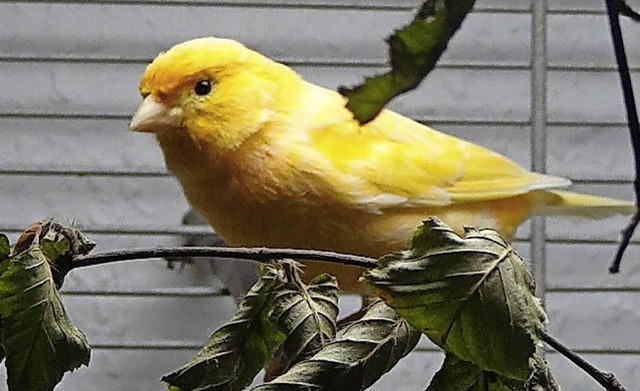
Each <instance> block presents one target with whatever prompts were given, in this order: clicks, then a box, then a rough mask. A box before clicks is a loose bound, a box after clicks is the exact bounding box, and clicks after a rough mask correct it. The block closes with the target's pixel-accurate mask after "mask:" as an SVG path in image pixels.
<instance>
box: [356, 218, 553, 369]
mask: <svg viewBox="0 0 640 391" xmlns="http://www.w3.org/2000/svg"><path fill="white" fill-rule="evenodd" d="M378 265H379V266H378V268H376V269H373V270H370V271H368V272H367V273H365V276H364V280H365V281H366V282H368V283H369V284H370V285H372V286H373V287H374V288H375V289H376V290H377V292H378V295H379V296H380V297H382V298H383V299H384V300H385V301H386V302H387V304H389V305H390V306H391V307H393V308H395V309H396V310H397V311H398V313H399V314H400V315H401V316H402V317H404V318H405V319H407V321H408V322H409V323H411V324H412V325H413V326H414V327H416V328H417V329H419V330H422V332H423V333H425V334H426V335H427V336H428V337H429V338H430V339H431V340H432V341H433V342H435V343H436V344H437V345H438V346H440V347H441V348H443V349H444V350H445V351H447V352H450V353H453V354H454V355H455V356H457V357H459V358H461V359H463V360H465V361H469V362H471V363H473V364H475V365H477V366H479V367H480V368H482V369H483V370H488V371H491V372H496V373H499V374H501V375H504V376H506V377H510V378H513V379H518V380H521V381H526V380H527V379H528V378H529V377H530V375H531V372H532V368H531V365H530V359H532V358H533V357H534V351H535V346H536V343H537V342H538V340H539V338H538V333H539V331H541V330H543V329H544V323H546V315H545V313H544V310H543V309H542V307H541V305H540V303H539V300H538V299H536V298H535V297H534V295H533V292H534V282H533V277H532V275H531V273H530V271H529V270H528V268H527V267H526V265H525V264H524V262H523V261H522V259H521V258H520V257H519V256H518V255H517V254H516V253H515V252H514V251H513V249H512V248H511V247H510V246H509V245H508V244H507V243H506V242H505V241H504V240H503V239H502V238H501V237H500V236H499V235H498V234H497V233H496V232H495V231H494V230H490V229H483V230H480V231H478V230H475V229H471V228H469V229H468V230H467V233H466V237H465V238H464V239H462V238H461V237H460V236H458V235H457V234H456V233H455V232H453V231H452V230H451V229H450V228H449V227H447V226H446V225H444V224H443V223H442V222H441V221H440V220H438V219H435V218H432V219H429V220H427V221H425V223H424V225H423V227H421V228H420V229H419V230H418V231H417V233H416V235H415V236H414V238H413V240H412V242H411V248H410V249H409V250H406V251H403V252H400V253H396V254H392V255H389V256H386V257H383V258H382V259H381V260H380V261H379V262H378Z"/></svg>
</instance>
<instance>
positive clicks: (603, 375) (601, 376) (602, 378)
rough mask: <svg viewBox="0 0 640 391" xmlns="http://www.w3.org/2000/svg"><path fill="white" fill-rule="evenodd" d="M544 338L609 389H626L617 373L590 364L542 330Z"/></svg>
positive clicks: (623, 390)
mask: <svg viewBox="0 0 640 391" xmlns="http://www.w3.org/2000/svg"><path fill="white" fill-rule="evenodd" d="M542 340H543V341H544V342H546V343H547V344H548V345H549V346H551V347H552V348H554V349H555V350H556V351H558V353H560V354H562V355H563V356H565V357H566V358H568V359H569V360H570V361H571V362H573V363H574V364H576V365H577V366H578V367H580V369H582V370H583V371H585V372H586V373H587V374H588V375H589V376H591V377H592V378H593V379H594V380H595V381H597V382H598V383H599V384H600V385H601V386H602V387H604V388H605V389H606V390H608V391H625V388H624V387H623V386H622V384H620V382H619V381H618V379H616V377H615V375H614V374H613V373H610V372H602V371H601V370H599V369H598V368H596V367H594V366H593V365H591V364H589V363H588V362H587V361H585V359H583V358H582V357H580V356H578V355H577V354H575V353H574V352H573V351H572V350H571V349H569V348H568V347H566V346H564V345H563V344H562V343H560V341H558V340H557V339H555V338H553V337H552V336H551V335H549V334H547V333H546V332H544V331H543V332H542Z"/></svg>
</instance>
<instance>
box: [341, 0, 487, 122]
mask: <svg viewBox="0 0 640 391" xmlns="http://www.w3.org/2000/svg"><path fill="white" fill-rule="evenodd" d="M474 3H475V0H427V1H425V2H424V3H423V4H422V7H421V8H420V10H419V11H418V13H417V14H416V16H415V19H414V20H413V21H412V22H411V23H410V24H409V25H407V26H405V27H403V28H401V29H399V30H396V32H395V33H394V34H393V35H391V36H390V37H389V38H387V42H388V43H389V56H390V61H391V70H390V71H389V72H387V73H385V74H383V75H378V76H374V77H370V78H367V79H366V80H365V82H364V83H362V84H360V85H358V86H355V87H351V88H348V87H340V89H339V91H340V93H341V94H342V95H344V96H345V97H347V99H348V101H347V108H348V109H349V110H351V112H352V113H353V115H354V117H355V118H356V120H357V121H358V122H360V123H361V124H365V123H367V122H369V121H371V120H373V119H374V118H375V117H376V116H377V115H378V113H380V111H381V110H382V109H383V108H384V106H385V105H386V104H387V102H389V101H390V100H391V99H393V98H394V97H396V96H398V95H400V94H402V93H405V92H407V91H410V90H412V89H414V88H416V87H417V86H418V85H419V84H420V83H421V82H422V80H423V79H424V78H425V77H426V76H427V75H428V74H429V72H431V71H432V70H433V68H434V67H435V65H436V62H437V61H438V59H440V56H442V53H444V51H445V49H446V48H447V44H448V43H449V40H450V39H451V38H452V37H453V35H454V34H455V32H456V31H457V30H458V29H459V28H460V25H461V24H462V22H463V21H464V19H465V17H466V16H467V14H468V13H469V11H471V9H472V8H473V5H474Z"/></svg>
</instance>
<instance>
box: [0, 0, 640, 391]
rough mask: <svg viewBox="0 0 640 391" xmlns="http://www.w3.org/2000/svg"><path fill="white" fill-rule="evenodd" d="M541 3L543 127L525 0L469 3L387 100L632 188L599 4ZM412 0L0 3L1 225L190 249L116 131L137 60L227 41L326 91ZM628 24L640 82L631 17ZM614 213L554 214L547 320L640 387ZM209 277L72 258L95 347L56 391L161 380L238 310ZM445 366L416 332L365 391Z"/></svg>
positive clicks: (633, 312)
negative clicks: (435, 63) (439, 45)
mask: <svg viewBox="0 0 640 391" xmlns="http://www.w3.org/2000/svg"><path fill="white" fill-rule="evenodd" d="M548 2H549V10H548V13H547V14H546V17H545V18H544V19H543V23H545V24H546V26H547V29H548V40H547V43H546V44H547V46H546V52H547V65H548V66H547V71H546V76H547V79H548V83H547V84H546V87H547V95H546V96H547V99H548V103H547V117H546V119H545V118H542V122H540V119H533V120H532V118H535V117H534V116H532V113H531V107H532V91H534V90H535V89H532V87H531V83H532V75H533V74H532V72H533V70H532V69H533V68H532V67H531V65H530V64H531V61H532V58H531V56H532V55H531V53H532V49H531V41H532V34H534V33H535V34H540V29H534V28H532V25H531V24H532V13H531V11H530V4H529V3H528V2H527V1H525V0H515V1H514V0H479V1H478V6H477V8H476V11H475V12H474V13H473V14H472V15H471V16H469V18H468V20H467V21H466V22H465V24H464V26H463V29H462V30H461V31H460V32H459V34H458V36H457V37H456V38H455V39H454V40H453V41H452V42H451V45H450V50H449V51H448V52H447V53H446V55H445V58H444V59H443V61H442V62H441V65H440V66H439V67H438V69H437V70H436V71H435V72H434V73H433V74H432V75H431V76H430V77H429V78H428V80H427V82H426V83H424V85H423V86H422V87H421V88H420V89H419V90H418V91H416V92H413V93H411V94H408V95H407V96H405V97H402V98H401V99H398V100H397V101H396V102H394V104H393V107H394V108H395V109H396V110H398V111H400V112H401V113H403V114H407V115H410V116H412V117H414V118H417V119H419V120H425V121H428V122H429V123H430V124H432V125H433V126H435V127H438V128H439V129H441V130H444V131H447V132H450V133H453V134H455V135H458V136H463V137H466V138H468V139H470V140H473V141H476V142H479V143H482V144H484V145H487V146H489V147H491V148H494V149H496V150H498V151H500V152H502V153H504V154H506V155H508V156H510V157H512V158H513V159H514V160H516V161H517V162H519V163H521V164H523V165H525V166H528V167H529V166H531V165H532V162H533V161H537V164H538V165H540V164H543V163H544V164H546V166H547V169H548V171H549V172H551V173H554V174H558V175H564V176H567V177H570V178H572V179H574V180H575V182H576V187H577V188H578V189H580V190H585V191H592V192H595V193H599V194H606V195H611V196H616V197H621V198H625V199H629V200H632V199H633V194H632V188H631V184H630V181H631V180H632V178H633V173H632V169H631V165H632V160H631V157H630V156H631V155H630V154H631V151H630V147H629V146H628V135H627V132H626V129H625V127H624V126H625V125H624V122H623V121H624V113H623V108H622V107H623V106H622V101H621V94H620V89H619V85H618V80H617V76H616V73H615V68H614V65H613V60H612V49H611V47H610V42H609V40H610V38H609V37H608V26H607V21H606V16H605V15H604V14H603V13H602V5H601V4H602V3H603V2H602V1H600V0H597V1H596V0H588V1H587V0H548ZM629 3H630V4H631V5H632V6H640V3H638V2H637V0H631V1H629ZM417 4H418V0H411V1H410V0H395V1H386V0H369V1H365V0H342V1H341V0H297V1H296V0H288V1H275V0H254V1H249V0H235V1H213V0H212V1H205V0H194V1H180V0H179V1H173V2H171V3H170V4H163V2H161V1H152V0H149V1H126V0H111V1H98V0H95V1H67V2H54V1H48V2H39V1H38V2H35V1H34V2H13V1H0V140H1V142H0V211H1V213H0V216H1V217H0V231H2V232H7V233H9V234H11V235H12V236H13V237H15V235H16V234H17V233H18V232H20V231H21V230H22V229H23V228H25V227H26V226H28V225H29V224H30V223H31V222H33V221H36V220H38V219H41V218H44V217H58V218H60V219H64V220H73V221H75V222H76V223H77V224H78V225H80V226H82V227H84V228H85V229H86V231H87V232H88V233H89V234H90V236H91V237H92V238H94V239H95V240H96V241H97V242H98V248H97V249H96V250H97V251H100V250H109V249H117V248H129V247H139V246H171V245H176V244H179V243H181V242H182V240H183V238H184V236H183V235H182V234H184V233H185V232H187V231H185V230H184V229H182V228H180V220H181V218H182V215H183V213H184V212H185V211H186V210H187V209H188V205H187V204H186V202H185V201H184V199H183V197H182V195H181V191H180V189H179V188H178V186H177V184H176V182H175V180H173V179H172V178H171V177H169V176H167V175H166V172H165V169H164V166H163V162H162V158H161V156H160V153H159V150H158V148H157V146H156V145H155V142H154V140H153V139H152V137H151V136H146V135H140V134H133V133H131V132H129V131H128V130H127V123H128V119H129V116H130V115H131V113H132V111H133V110H134V109H135V107H136V105H137V104H138V102H139V101H140V98H139V97H138V94H137V84H138V80H139V77H140V75H141V73H142V71H143V69H144V67H145V64H146V63H147V62H148V61H150V60H151V59H152V58H153V57H154V56H155V55H156V54H157V53H158V52H159V51H161V50H164V49H167V48H168V47H170V46H171V45H172V44H174V43H176V42H179V41H182V40H185V39H188V38H193V37H198V36H204V35H218V36H224V37H231V38H236V39H239V40H241V41H243V42H244V43H245V44H247V45H248V46H250V47H253V48H255V49H257V50H259V51H261V52H263V53H265V54H267V55H270V56H272V57H274V58H276V59H278V60H280V61H284V62H287V63H289V64H291V65H292V66H293V67H294V68H295V69H297V70H298V71H300V72H301V73H302V74H303V75H304V76H305V77H307V78H308V79H309V80H311V81H313V82H316V83H319V84H322V85H324V86H327V87H331V88H334V87H336V86H337V85H339V84H344V83H355V82H358V81H359V80H360V79H361V78H362V76H364V75H368V74H371V73H373V72H378V71H381V70H382V68H383V66H384V62H385V56H386V50H385V47H384V43H383V41H382V38H383V37H384V36H386V35H387V34H388V33H389V32H390V30H391V29H393V28H395V27H397V26H399V25H400V24H402V23H403V22H406V21H408V20H409V19H410V18H411V16H412V7H414V6H416V5H417ZM623 25H624V27H625V33H626V34H627V44H628V47H629V55H630V61H631V64H632V66H633V67H634V68H633V70H634V75H633V77H634V78H635V79H636V80H640V77H639V76H640V75H639V74H638V69H639V68H638V64H640V51H639V50H637V42H640V29H639V28H638V27H637V26H633V25H632V24H631V23H628V22H626V21H625V22H624V23H623ZM542 52H544V51H542ZM538 76H539V75H538ZM638 87H639V89H640V85H638ZM537 98H540V97H539V96H538V97H537ZM538 102H540V101H539V100H538ZM544 123H546V124H547V127H546V141H547V146H546V148H545V149H543V150H541V151H538V152H536V153H535V154H532V150H531V143H532V137H531V129H534V128H544V126H540V125H544ZM532 155H535V156H532ZM624 222H625V219H624V218H611V219H607V220H605V221H598V222H594V221H580V220H562V221H560V220H556V219H549V220H548V222H547V227H546V234H547V235H548V240H547V242H546V254H547V256H546V279H545V282H546V292H545V294H546V302H547V306H548V310H549V314H550V317H551V324H550V326H549V329H550V331H551V332H552V333H553V334H554V335H556V336H557V337H558V338H559V339H561V340H562V341H564V342H565V343H567V344H568V345H570V346H572V347H575V348H576V349H578V351H581V352H582V353H584V356H585V357H586V358H588V359H589V360H591V361H592V362H593V363H595V364H596V365H598V366H600V367H602V368H604V369H607V370H611V371H614V372H615V373H616V374H617V375H618V376H619V378H620V379H621V380H622V382H623V383H625V384H626V385H628V386H632V385H633V384H637V383H639V382H640V342H638V341H640V331H639V330H640V328H639V327H638V324H640V304H638V303H640V289H639V287H640V262H638V259H640V257H639V256H640V247H638V246H637V244H635V243H634V245H632V247H631V248H630V249H629V252H628V255H627V257H626V259H625V263H624V265H623V269H622V273H621V275H619V276H615V277H611V276H608V275H606V274H605V273H606V268H607V266H608V262H609V259H610V258H611V256H612V254H613V253H614V251H615V244H614V240H615V239H616V237H617V235H618V231H619V229H620V227H622V225H623V224H624ZM195 230H196V231H198V232H206V231H207V229H206V227H200V228H196V229H195ZM529 234H530V230H529V228H528V227H524V228H523V229H522V230H521V231H520V234H519V238H520V239H519V242H518V248H519V249H520V252H521V254H522V255H523V256H525V257H529V254H528V252H529V248H530V243H529V240H528V238H529ZM536 254H540V253H539V252H537V253H536ZM536 257H538V258H539V255H536ZM534 261H535V262H536V264H537V265H541V262H543V261H544V260H543V259H534ZM538 270H541V269H540V268H539V269H538ZM220 288H221V286H220V284H219V283H216V282H213V281H212V277H211V270H210V267H209V264H205V263H200V264H198V265H197V266H189V267H186V268H184V269H180V268H178V269H176V270H168V269H167V268H165V267H164V264H163V262H162V261H160V260H155V261H146V262H131V263H126V264H120V265H112V266H101V267H95V268H90V269H83V270H78V271H74V272H73V273H72V274H71V275H70V277H69V279H68V281H67V282H66V284H65V291H66V292H67V293H66V295H65V296H64V301H65V304H66V305H67V307H68V309H69V312H70V315H71V317H72V319H73V320H74V321H75V323H76V324H77V325H78V326H79V327H80V328H81V329H82V330H84V332H85V333H86V334H87V336H88V338H89V341H90V342H91V344H92V345H93V346H94V350H93V358H92V363H91V367H90V368H88V369H87V368H82V369H80V370H79V371H77V373H74V374H71V375H67V376H66V377H65V380H64V381H63V384H62V385H61V386H60V387H58V389H59V390H80V389H92V390H111V389H126V390H132V391H138V390H140V391H142V390H161V389H163V386H162V385H161V384H160V383H159V382H158V380H159V378H160V376H161V374H163V373H166V372H168V371H170V370H172V369H175V368H176V367H178V366H179V365H181V364H182V363H183V362H184V361H185V360H186V359H187V358H189V357H190V356H191V355H192V354H193V353H194V351H195V349H196V348H197V346H198V345H199V344H201V343H202V342H203V341H204V340H205V339H206V337H207V336H208V335H209V334H210V333H211V331H213V330H214V329H215V328H216V327H217V326H219V325H220V324H222V323H223V322H224V321H225V320H227V319H228V318H229V316H230V315H231V313H232V312H233V306H234V303H233V300H232V299H230V298H229V297H227V296H220V294H219V290H220ZM347 301H348V303H347V306H349V307H354V306H355V305H356V300H355V299H354V298H350V299H348V300H347ZM549 359H550V360H551V362H552V363H553V364H554V367H555V371H556V375H557V377H558V378H559V380H560V382H561V383H562V385H563V386H564V388H565V389H567V390H578V389H579V390H597V389H599V388H598V386H597V385H596V383H595V382H593V381H592V380H590V379H588V378H587V377H586V376H585V375H584V374H582V373H580V372H579V371H578V370H576V369H574V368H573V367H572V366H571V365H570V364H568V363H567V362H566V361H565V360H564V359H563V358H562V357H559V356H558V355H556V354H550V355H549ZM440 360H441V356H440V354H439V353H437V352H435V351H434V350H433V349H432V348H431V347H430V345H428V344H424V347H423V348H421V350H419V351H417V352H415V353H413V354H412V355H411V356H410V357H409V358H407V359H405V360H404V361H403V362H402V364H401V365H400V367H398V368H396V369H395V370H394V371H393V372H392V373H390V374H389V375H387V376H386V377H385V378H384V380H383V381H382V383H380V384H379V385H378V386H376V387H375V388H376V389H381V390H383V389H395V390H416V389H423V388H424V387H425V385H426V384H427V380H428V378H429V377H430V376H431V373H432V372H433V371H434V370H436V369H437V367H438V365H439V362H440ZM0 388H1V386H0Z"/></svg>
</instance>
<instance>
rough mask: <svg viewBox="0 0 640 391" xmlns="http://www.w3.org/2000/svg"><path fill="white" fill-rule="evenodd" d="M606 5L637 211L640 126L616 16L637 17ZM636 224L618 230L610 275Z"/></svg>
mask: <svg viewBox="0 0 640 391" xmlns="http://www.w3.org/2000/svg"><path fill="white" fill-rule="evenodd" d="M606 4H607V15H608V17H609V26H610V27H611V39H612V40H613V48H614V50H615V55H616V62H617V63H618V74H619V75H620V83H621V84H622V92H623V95H624V104H625V107H626V111H627V122H628V124H629V133H630V135H631V145H632V147H633V157H634V162H635V171H636V178H635V180H634V182H633V188H634V190H635V193H636V206H639V207H640V125H639V124H638V110H637V108H636V101H635V98H634V94H633V85H632V84H631V75H630V74H629V64H628V63H627V53H626V51H625V48H624V40H623V39H622V29H621V28H620V14H623V15H625V16H629V17H631V18H634V19H635V15H637V13H635V11H633V10H632V9H631V8H630V7H629V6H628V5H627V4H626V3H625V2H624V0H606ZM638 20H640V19H638ZM638 221H640V216H638V213H636V214H635V215H634V216H633V218H632V219H631V221H630V222H629V224H628V225H627V226H626V228H625V229H624V230H622V239H621V241H620V245H619V246H618V251H617V252H616V256H615V257H614V259H613V262H612V263H611V266H610V267H609V272H610V273H618V272H619V271H620V262H621V261H622V256H623V255H624V252H625V250H626V249H627V246H628V245H629V241H630V240H631V236H633V233H634V231H635V229H636V226H637V225H638Z"/></svg>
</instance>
